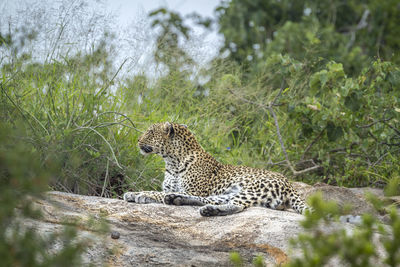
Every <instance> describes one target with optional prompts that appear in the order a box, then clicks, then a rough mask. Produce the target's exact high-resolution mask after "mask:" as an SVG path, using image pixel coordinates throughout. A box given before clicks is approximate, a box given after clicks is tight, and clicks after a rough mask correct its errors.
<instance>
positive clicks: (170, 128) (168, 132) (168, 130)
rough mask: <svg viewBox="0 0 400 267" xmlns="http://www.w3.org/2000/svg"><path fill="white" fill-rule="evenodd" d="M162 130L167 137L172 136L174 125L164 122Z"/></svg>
mask: <svg viewBox="0 0 400 267" xmlns="http://www.w3.org/2000/svg"><path fill="white" fill-rule="evenodd" d="M164 132H165V134H166V135H167V136H168V137H171V138H172V137H173V136H174V134H175V130H174V126H173V125H172V123H170V122H168V121H167V122H166V123H164Z"/></svg>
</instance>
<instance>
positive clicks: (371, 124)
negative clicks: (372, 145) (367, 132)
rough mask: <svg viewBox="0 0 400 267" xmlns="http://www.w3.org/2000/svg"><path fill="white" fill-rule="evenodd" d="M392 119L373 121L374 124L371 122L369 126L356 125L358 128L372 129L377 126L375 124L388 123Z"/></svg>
mask: <svg viewBox="0 0 400 267" xmlns="http://www.w3.org/2000/svg"><path fill="white" fill-rule="evenodd" d="M391 119H393V118H387V119H382V120H378V121H373V122H371V123H369V124H365V125H356V127H357V128H369V127H371V126H373V125H375V124H377V123H379V122H383V123H385V122H387V121H390V120H391Z"/></svg>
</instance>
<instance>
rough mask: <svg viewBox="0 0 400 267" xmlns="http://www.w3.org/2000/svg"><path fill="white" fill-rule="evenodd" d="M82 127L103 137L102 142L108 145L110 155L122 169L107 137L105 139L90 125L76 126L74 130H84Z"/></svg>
mask: <svg viewBox="0 0 400 267" xmlns="http://www.w3.org/2000/svg"><path fill="white" fill-rule="evenodd" d="M84 129H87V130H90V131H93V132H95V133H96V134H97V135H98V136H100V137H101V138H102V139H103V141H104V142H105V143H106V144H107V145H108V147H109V148H110V151H111V154H112V157H113V159H114V161H115V164H116V165H117V166H118V167H119V168H120V169H123V168H122V167H121V165H120V164H119V162H118V160H117V157H116V156H115V153H114V149H113V148H112V146H111V144H110V143H109V142H108V141H107V139H106V138H105V137H104V136H103V135H102V134H101V133H99V132H98V131H96V130H95V129H93V128H92V127H78V128H76V129H75V130H84Z"/></svg>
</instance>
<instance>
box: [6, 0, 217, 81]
mask: <svg viewBox="0 0 400 267" xmlns="http://www.w3.org/2000/svg"><path fill="white" fill-rule="evenodd" d="M80 1H82V0H58V1H51V0H0V14H1V15H2V16H0V30H1V29H2V30H3V31H4V29H5V27H7V25H8V22H7V20H9V18H11V20H14V22H15V21H17V22H18V21H19V22H21V21H24V23H28V24H30V23H32V25H40V26H43V29H42V32H45V33H46V34H43V36H41V37H40V42H41V44H40V45H38V44H33V45H32V46H35V48H37V47H41V48H43V49H42V50H43V51H49V50H51V49H52V46H54V43H52V42H51V41H49V40H54V39H56V38H57V31H58V29H57V27H58V26H57V25H58V24H59V21H60V18H62V17H63V15H64V14H65V13H66V11H65V10H66V9H68V6H69V5H72V4H75V5H76V6H78V3H79V2H80ZM86 2H87V3H88V8H89V9H92V10H93V11H96V12H100V13H102V14H106V13H107V14H111V16H110V17H109V19H110V22H109V25H110V27H111V30H112V31H113V32H116V33H117V43H118V55H117V56H118V58H119V59H118V60H117V62H119V63H120V62H122V61H123V60H124V59H125V58H129V59H130V63H129V64H126V66H127V67H126V68H125V70H126V71H127V72H135V73H137V72H151V73H155V72H157V66H155V65H154V62H153V57H152V55H153V52H154V47H155V39H156V31H155V30H154V29H152V28H151V27H150V20H149V19H148V17H147V15H148V13H149V12H151V11H152V10H155V9H158V8H161V7H166V8H167V9H169V10H172V11H174V12H178V13H180V14H181V15H182V16H184V15H187V14H190V13H193V12H196V13H198V14H200V15H201V16H204V17H214V15H213V14H214V9H215V8H216V6H217V5H218V4H219V3H220V0H86ZM71 3H72V4H71ZM62 5H64V11H60V10H61V8H60V6H62ZM39 11H40V12H39ZM63 12H64V13H63ZM32 14H39V15H35V16H32ZM40 15H41V16H40ZM31 18H32V21H29V20H30V19H31ZM33 20H35V21H33ZM90 20H91V18H90V14H89V13H88V12H86V13H85V15H82V16H76V17H73V18H72V21H73V23H71V24H76V25H78V24H82V25H88V24H89V23H91V21H90ZM35 27H36V26H35ZM74 27H77V26H74ZM74 27H73V26H71V29H72V30H70V32H71V33H72V34H70V36H65V40H68V39H67V38H72V39H74V38H75V39H79V40H78V41H77V42H74V44H79V42H81V43H82V44H83V45H86V44H87V40H86V39H88V38H89V37H90V35H93V36H94V37H93V36H92V37H91V38H95V37H96V35H95V33H96V31H93V32H84V31H83V30H82V31H81V29H80V28H74ZM82 28H84V26H83V27H82ZM95 30H96V29H95ZM100 30H102V29H100V27H97V32H100ZM74 34H75V35H76V36H74ZM222 41H223V39H222V37H221V36H220V35H218V34H217V31H216V29H214V30H213V31H211V32H206V31H204V30H203V29H200V28H199V27H198V28H194V31H193V36H192V38H191V39H190V40H189V41H186V42H185V43H183V44H182V46H183V47H184V49H186V50H187V51H189V54H190V55H191V56H192V57H193V58H194V60H195V61H197V62H198V63H200V64H202V65H203V64H206V63H207V62H208V61H210V60H211V59H212V58H213V57H214V56H216V55H217V53H218V51H219V48H220V46H221V45H222ZM66 42H67V43H68V41H66ZM71 43H72V42H71ZM44 53H46V52H44ZM37 55H40V51H38V53H37Z"/></svg>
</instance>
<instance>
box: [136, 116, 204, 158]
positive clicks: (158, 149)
mask: <svg viewBox="0 0 400 267" xmlns="http://www.w3.org/2000/svg"><path fill="white" fill-rule="evenodd" d="M192 140H194V142H195V143H196V144H197V141H196V139H195V138H194V136H193V134H192V133H191V132H190V131H189V130H188V129H187V126H186V125H182V124H177V123H170V122H164V123H155V124H153V125H151V126H150V127H149V129H147V131H146V132H145V133H144V134H143V135H142V136H141V137H139V140H138V145H139V148H140V153H141V154H143V155H148V154H159V155H162V156H168V155H171V154H174V153H178V151H182V149H180V148H181V147H182V146H187V143H188V141H191V142H190V143H192V142H193V141H192Z"/></svg>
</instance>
